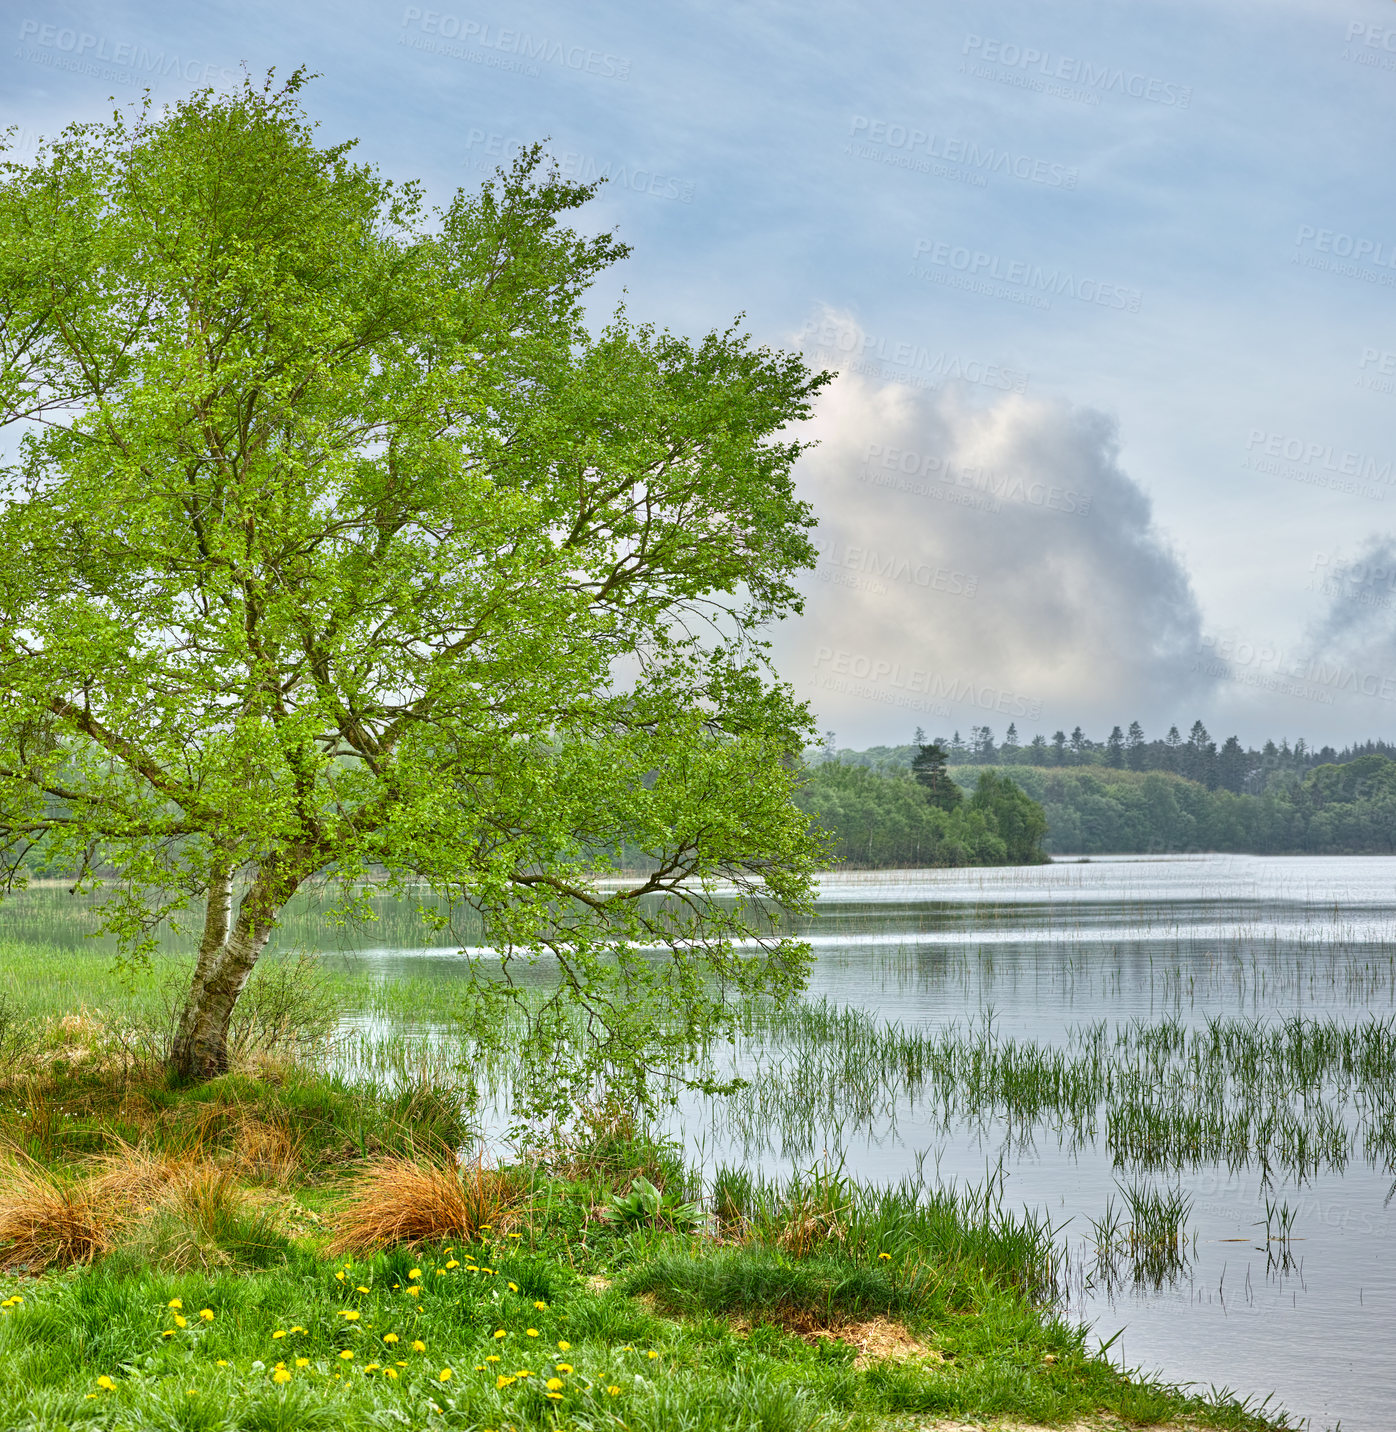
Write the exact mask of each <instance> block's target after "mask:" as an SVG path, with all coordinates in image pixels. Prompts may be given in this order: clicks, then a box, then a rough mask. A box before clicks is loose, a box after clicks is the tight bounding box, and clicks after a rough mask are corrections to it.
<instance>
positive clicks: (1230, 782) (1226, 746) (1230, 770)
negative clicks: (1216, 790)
mask: <svg viewBox="0 0 1396 1432" xmlns="http://www.w3.org/2000/svg"><path fill="white" fill-rule="evenodd" d="M1248 765H1249V762H1248V761H1247V758H1246V752H1245V751H1244V750H1243V749H1242V748H1241V743H1240V741H1238V740H1237V739H1236V737H1235V736H1228V737H1227V738H1226V740H1225V741H1224V742H1223V743H1222V748H1221V751H1220V753H1219V754H1218V756H1217V784H1218V785H1219V786H1220V787H1221V788H1222V789H1223V790H1226V791H1235V792H1236V794H1237V795H1239V794H1240V793H1241V792H1242V791H1243V790H1244V789H1245V788H1246V775H1247V767H1248Z"/></svg>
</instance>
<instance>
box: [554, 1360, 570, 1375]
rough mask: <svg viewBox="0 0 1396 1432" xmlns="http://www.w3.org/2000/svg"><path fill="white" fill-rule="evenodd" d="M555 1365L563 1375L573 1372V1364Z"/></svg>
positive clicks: (560, 1363) (561, 1363)
mask: <svg viewBox="0 0 1396 1432" xmlns="http://www.w3.org/2000/svg"><path fill="white" fill-rule="evenodd" d="M553 1365H554V1366H555V1367H556V1368H557V1370H558V1371H559V1372H561V1373H570V1372H571V1371H572V1364H571V1363H570V1362H559V1363H554V1364H553Z"/></svg>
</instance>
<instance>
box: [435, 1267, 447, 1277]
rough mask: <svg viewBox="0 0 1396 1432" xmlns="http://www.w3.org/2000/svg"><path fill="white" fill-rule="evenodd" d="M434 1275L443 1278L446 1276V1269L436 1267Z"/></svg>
mask: <svg viewBox="0 0 1396 1432" xmlns="http://www.w3.org/2000/svg"><path fill="white" fill-rule="evenodd" d="M436 1276H437V1277H438V1278H444V1277H445V1276H446V1270H445V1269H444V1268H438V1269H437V1270H436Z"/></svg>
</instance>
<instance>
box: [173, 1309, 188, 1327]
mask: <svg viewBox="0 0 1396 1432" xmlns="http://www.w3.org/2000/svg"><path fill="white" fill-rule="evenodd" d="M174 1320H175V1327H177V1328H187V1327H188V1326H189V1319H188V1318H186V1317H185V1316H184V1314H183V1313H176V1314H175V1317H174Z"/></svg>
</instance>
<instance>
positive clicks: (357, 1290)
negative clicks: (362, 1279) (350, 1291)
mask: <svg viewBox="0 0 1396 1432" xmlns="http://www.w3.org/2000/svg"><path fill="white" fill-rule="evenodd" d="M354 1291H355V1292H356V1293H366V1292H368V1289H367V1288H365V1287H364V1286H363V1284H362V1283H360V1284H359V1286H358V1287H357V1288H355V1289H354Z"/></svg>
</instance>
